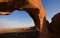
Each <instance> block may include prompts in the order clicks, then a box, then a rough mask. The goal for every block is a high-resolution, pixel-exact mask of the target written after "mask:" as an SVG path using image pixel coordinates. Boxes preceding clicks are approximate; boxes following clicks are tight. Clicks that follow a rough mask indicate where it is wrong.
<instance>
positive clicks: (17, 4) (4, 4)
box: [0, 0, 46, 32]
mask: <svg viewBox="0 0 60 38" xmlns="http://www.w3.org/2000/svg"><path fill="white" fill-rule="evenodd" d="M14 10H20V11H21V10H25V11H27V12H28V14H29V15H30V16H31V17H32V19H33V20H34V23H35V28H36V29H37V30H38V31H39V32H42V27H43V20H44V18H45V17H46V11H45V9H44V8H43V6H42V0H5V1H3V0H0V15H9V14H11V13H12V11H14Z"/></svg>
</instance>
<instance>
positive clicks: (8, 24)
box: [0, 19, 33, 28]
mask: <svg viewBox="0 0 60 38" xmlns="http://www.w3.org/2000/svg"><path fill="white" fill-rule="evenodd" d="M32 25H33V24H29V23H27V24H25V23H21V22H18V21H9V20H6V19H0V28H24V27H31V26H32Z"/></svg>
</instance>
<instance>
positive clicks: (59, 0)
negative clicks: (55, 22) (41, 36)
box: [42, 0, 60, 22]
mask: <svg viewBox="0 0 60 38" xmlns="http://www.w3.org/2000/svg"><path fill="white" fill-rule="evenodd" d="M42 4H43V6H44V8H45V10H46V13H47V16H46V17H47V20H48V21H49V22H51V18H52V17H53V16H54V15H55V14H57V13H58V12H60V0H42Z"/></svg>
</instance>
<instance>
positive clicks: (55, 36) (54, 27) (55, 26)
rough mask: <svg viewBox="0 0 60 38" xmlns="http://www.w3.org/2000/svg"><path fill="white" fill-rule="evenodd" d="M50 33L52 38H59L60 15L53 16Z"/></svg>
mask: <svg viewBox="0 0 60 38" xmlns="http://www.w3.org/2000/svg"><path fill="white" fill-rule="evenodd" d="M50 32H51V34H52V38H60V13H58V14H56V15H55V16H53V18H52V22H51V23H50Z"/></svg>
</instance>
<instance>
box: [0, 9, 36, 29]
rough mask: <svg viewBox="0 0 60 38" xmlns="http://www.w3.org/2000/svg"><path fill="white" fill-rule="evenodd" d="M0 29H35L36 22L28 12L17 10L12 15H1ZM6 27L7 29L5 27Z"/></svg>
mask: <svg viewBox="0 0 60 38" xmlns="http://www.w3.org/2000/svg"><path fill="white" fill-rule="evenodd" d="M0 23H1V25H2V26H0V28H25V27H34V26H35V24H34V21H33V19H32V18H31V17H30V15H29V14H28V13H27V12H26V11H19V10H15V11H13V13H12V14H10V15H3V16H1V15H0ZM4 26H5V27H4Z"/></svg>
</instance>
